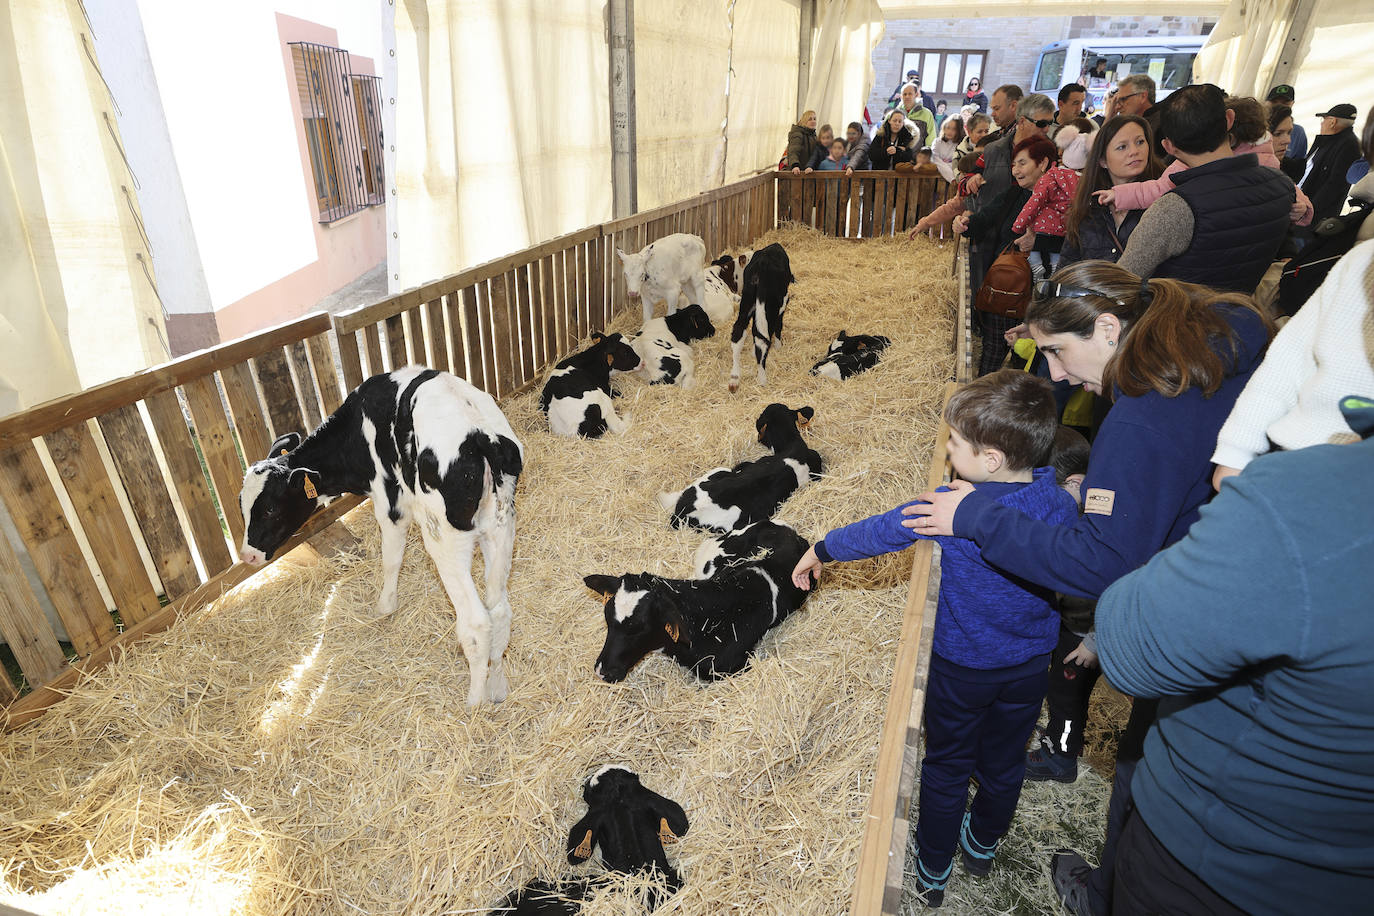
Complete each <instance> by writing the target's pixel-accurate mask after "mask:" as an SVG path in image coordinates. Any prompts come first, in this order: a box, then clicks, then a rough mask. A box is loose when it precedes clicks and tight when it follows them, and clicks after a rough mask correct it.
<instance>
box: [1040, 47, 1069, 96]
mask: <svg viewBox="0 0 1374 916" xmlns="http://www.w3.org/2000/svg"><path fill="white" fill-rule="evenodd" d="M1068 53H1069V52H1068V49H1067V48H1064V49H1061V50H1058V51H1046V52H1045V53H1044V54H1041V55H1040V67H1039V68H1038V69H1037V70H1036V72H1035V91H1036V92H1057V91H1058V89H1059V78H1060V77H1061V76H1063V74H1064V58H1065V57H1066V56H1067V55H1068Z"/></svg>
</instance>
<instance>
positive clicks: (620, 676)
mask: <svg viewBox="0 0 1374 916" xmlns="http://www.w3.org/2000/svg"><path fill="white" fill-rule="evenodd" d="M582 581H583V582H585V583H586V585H587V587H588V588H590V589H591V590H592V591H594V592H596V593H597V594H599V595H600V596H601V598H602V600H603V602H604V611H605V615H606V642H605V644H604V645H602V647H601V654H600V655H598V656H597V657H596V676H597V677H599V678H601V679H602V680H603V681H605V682H607V683H608V684H616V683H619V682H620V681H623V680H625V676H626V675H628V674H629V673H630V669H631V668H633V667H634V666H635V665H637V664H639V661H640V659H642V658H644V656H646V655H648V654H649V653H650V652H653V651H654V650H655V649H664V648H667V647H668V646H670V645H673V644H679V645H683V646H690V645H691V644H692V636H691V634H690V633H689V632H688V630H687V624H686V622H685V621H684V620H683V618H682V611H681V609H680V608H679V607H678V604H677V602H676V601H675V600H674V599H673V596H672V595H671V594H670V593H669V590H668V588H667V587H666V586H665V585H664V584H663V580H662V579H660V578H659V577H657V576H653V575H650V574H649V573H639V574H627V575H624V576H587V577H585V578H584V579H583V580H582Z"/></svg>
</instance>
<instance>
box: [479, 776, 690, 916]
mask: <svg viewBox="0 0 1374 916" xmlns="http://www.w3.org/2000/svg"><path fill="white" fill-rule="evenodd" d="M582 798H583V799H584V800H585V801H586V802H587V814H586V816H585V817H583V818H582V819H581V820H580V821H578V822H577V823H576V824H574V825H573V828H572V830H571V831H569V833H568V862H569V863H571V864H573V865H577V864H580V863H582V862H585V861H587V859H589V858H591V855H592V850H593V849H594V848H596V847H598V846H599V847H600V848H601V861H602V862H603V863H604V864H605V866H606V868H607V869H609V870H610V871H613V872H624V873H626V874H635V873H638V872H649V873H650V874H653V873H654V872H657V873H658V874H661V875H663V876H664V878H665V883H666V884H667V886H668V889H669V890H670V891H676V890H677V889H678V888H680V887H681V886H682V879H681V878H679V877H678V873H677V871H676V870H675V869H674V868H673V867H672V866H671V865H669V864H668V856H667V854H666V853H665V852H664V851H663V845H664V844H665V843H672V842H674V841H675V840H677V839H678V838H679V837H682V836H685V835H686V833H687V830H688V828H689V827H690V824H689V823H688V821H687V813H686V812H685V811H683V810H682V806H681V805H679V804H678V803H677V802H675V801H673V800H671V799H668V798H664V797H663V796H662V795H659V794H658V793H657V792H653V791H650V790H649V789H646V788H644V786H643V785H642V784H641V783H640V781H639V776H638V775H637V774H635V773H634V772H632V771H631V770H627V769H626V768H625V767H620V766H604V767H602V768H601V769H599V770H597V771H596V773H594V774H592V776H591V778H589V779H588V780H587V781H586V783H584V784H583V786H582ZM604 881H605V879H604V878H599V879H598V878H570V879H566V880H563V881H556V882H550V881H536V882H533V883H531V884H528V885H526V886H525V887H523V888H521V889H520V890H518V891H516V892H515V893H513V894H511V895H510V896H509V897H507V898H506V901H505V903H503V904H502V905H501V906H500V907H497V908H496V909H495V910H493V914H496V913H511V914H512V916H565V914H567V916H572V914H575V913H579V912H581V910H582V906H581V901H583V900H585V899H587V897H588V896H590V894H591V892H592V891H594V890H596V888H597V887H599V886H600V885H601V884H603V883H604ZM653 905H657V902H656V901H655V903H654V904H653Z"/></svg>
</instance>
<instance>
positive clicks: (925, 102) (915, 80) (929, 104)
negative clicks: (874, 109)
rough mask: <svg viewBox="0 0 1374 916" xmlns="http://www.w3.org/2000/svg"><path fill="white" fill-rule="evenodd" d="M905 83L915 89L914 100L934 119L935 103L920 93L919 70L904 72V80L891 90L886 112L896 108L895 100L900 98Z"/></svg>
mask: <svg viewBox="0 0 1374 916" xmlns="http://www.w3.org/2000/svg"><path fill="white" fill-rule="evenodd" d="M907 83H910V84H911V85H913V86H915V87H916V100H917V101H918V102H920V103H921V105H922V106H924V107H926V108H929V109H930V116H931V118H932V119H934V117H935V103H934V102H933V101H931V98H930V96H928V95H926V94H925V93H924V92H922V91H921V72H920V71H919V70H908V71H907V72H906V79H904V80H902V81H901V82H900V83H898V84H897V88H896V89H893V90H892V95H890V96H888V97H887V110H888V111H891V110H892V109H894V108H896V107H897V100H898V99H900V98H901V97H902V90H903V89H904V88H906V84H907Z"/></svg>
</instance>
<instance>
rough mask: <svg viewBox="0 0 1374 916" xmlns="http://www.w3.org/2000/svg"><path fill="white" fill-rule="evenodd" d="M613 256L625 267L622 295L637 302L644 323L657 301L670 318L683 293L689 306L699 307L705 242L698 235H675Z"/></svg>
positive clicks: (616, 251)
mask: <svg viewBox="0 0 1374 916" xmlns="http://www.w3.org/2000/svg"><path fill="white" fill-rule="evenodd" d="M615 253H616V255H617V256H619V258H620V263H621V264H622V265H624V267H625V293H626V295H628V296H629V297H630V298H631V299H639V300H640V303H641V304H642V305H643V306H644V320H645V321H648V320H649V319H650V318H652V317H654V306H655V305H656V304H658V302H659V301H660V300H662V301H663V302H664V303H666V304H667V307H668V314H669V315H671V314H672V313H673V312H676V311H677V299H678V296H679V295H682V294H686V296H687V302H688V304H695V305H700V304H701V302H702V294H703V288H702V283H703V276H704V273H705V266H706V243H705V242H703V241H702V240H701V239H700V238H698V237H697V236H695V235H689V234H688V233H686V232H677V233H674V234H673V235H665V236H664V237H663V238H661V239H657V240H656V241H653V242H650V243H649V244H648V245H645V246H644V250H642V251H640V252H638V253H636V254H626V253H625V252H623V251H621V250H620V249H619V248H617V249H616V250H615Z"/></svg>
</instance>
